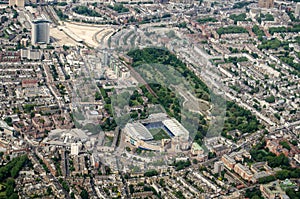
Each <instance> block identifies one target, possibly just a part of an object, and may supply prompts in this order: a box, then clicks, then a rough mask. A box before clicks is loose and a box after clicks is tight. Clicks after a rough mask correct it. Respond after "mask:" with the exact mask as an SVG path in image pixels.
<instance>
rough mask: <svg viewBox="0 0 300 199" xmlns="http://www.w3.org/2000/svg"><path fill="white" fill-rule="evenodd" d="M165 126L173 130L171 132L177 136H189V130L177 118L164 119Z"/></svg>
mask: <svg viewBox="0 0 300 199" xmlns="http://www.w3.org/2000/svg"><path fill="white" fill-rule="evenodd" d="M162 123H163V124H164V126H165V127H166V128H167V129H169V131H171V133H172V134H173V135H174V136H175V137H177V136H186V137H188V136H189V132H188V130H186V129H185V128H184V127H183V126H182V125H181V124H180V123H179V122H178V121H177V120H176V119H174V118H172V119H167V120H164V121H162Z"/></svg>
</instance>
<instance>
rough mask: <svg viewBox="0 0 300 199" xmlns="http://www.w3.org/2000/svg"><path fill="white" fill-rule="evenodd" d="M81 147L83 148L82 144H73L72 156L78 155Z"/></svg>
mask: <svg viewBox="0 0 300 199" xmlns="http://www.w3.org/2000/svg"><path fill="white" fill-rule="evenodd" d="M81 146H82V144H81V143H72V144H71V155H78V154H79V150H80V148H81Z"/></svg>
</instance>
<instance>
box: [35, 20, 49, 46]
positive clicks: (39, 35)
mask: <svg viewBox="0 0 300 199" xmlns="http://www.w3.org/2000/svg"><path fill="white" fill-rule="evenodd" d="M31 43H32V45H36V44H48V43H50V21H48V20H45V19H37V20H34V21H32V30H31Z"/></svg>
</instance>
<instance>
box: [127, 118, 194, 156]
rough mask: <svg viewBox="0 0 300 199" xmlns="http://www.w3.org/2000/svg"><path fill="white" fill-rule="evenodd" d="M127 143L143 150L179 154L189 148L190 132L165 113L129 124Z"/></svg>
mask: <svg viewBox="0 0 300 199" xmlns="http://www.w3.org/2000/svg"><path fill="white" fill-rule="evenodd" d="M124 133H125V135H126V139H125V141H126V142H128V143H130V145H131V146H133V147H136V148H140V149H143V150H151V151H160V152H179V151H184V150H187V149H188V148H189V143H188V140H189V132H188V131H187V130H186V129H185V128H184V127H183V126H182V125H181V124H180V123H179V122H178V121H177V120H176V119H175V118H169V117H168V116H167V115H166V114H164V113H158V114H152V115H150V116H149V118H148V119H146V120H142V121H139V122H135V123H128V124H127V125H126V126H125V128H124Z"/></svg>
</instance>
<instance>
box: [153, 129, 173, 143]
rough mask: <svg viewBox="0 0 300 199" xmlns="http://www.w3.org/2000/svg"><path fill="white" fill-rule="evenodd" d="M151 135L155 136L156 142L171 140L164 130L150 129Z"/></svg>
mask: <svg viewBox="0 0 300 199" xmlns="http://www.w3.org/2000/svg"><path fill="white" fill-rule="evenodd" d="M149 131H150V133H151V134H152V135H153V138H154V140H162V139H169V138H170V136H169V135H168V134H167V133H166V132H165V131H164V130H163V129H160V128H158V129H149Z"/></svg>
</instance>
